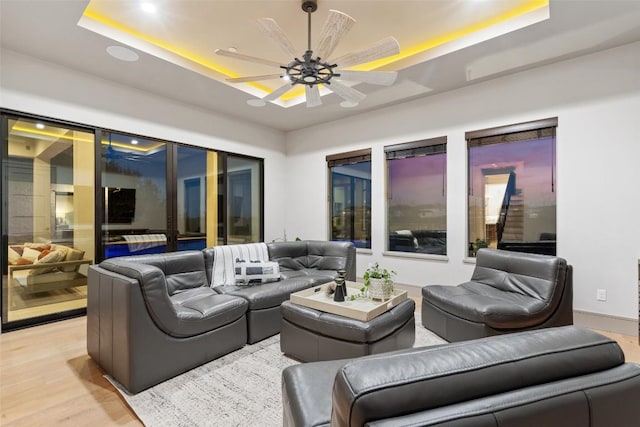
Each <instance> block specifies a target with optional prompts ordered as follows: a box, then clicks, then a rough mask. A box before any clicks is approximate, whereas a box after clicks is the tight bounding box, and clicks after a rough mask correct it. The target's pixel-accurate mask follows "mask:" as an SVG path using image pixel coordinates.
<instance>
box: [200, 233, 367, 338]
mask: <svg viewBox="0 0 640 427" xmlns="http://www.w3.org/2000/svg"><path fill="white" fill-rule="evenodd" d="M267 250H268V251H269V259H270V260H272V261H277V262H278V264H279V265H280V276H281V278H282V280H280V281H278V282H273V283H266V284H264V285H260V286H248V287H247V286H217V287H215V288H214V290H215V291H216V292H219V293H221V294H225V295H233V296H239V297H242V298H244V299H246V300H247V301H248V303H249V308H248V311H247V323H248V343H249V344H253V343H255V342H258V341H261V340H263V339H265V338H267V337H269V336H271V335H275V334H277V333H278V332H280V322H281V319H282V316H281V314H280V304H281V303H282V302H284V301H288V300H289V295H291V294H292V293H293V292H298V291H301V290H303V289H307V288H310V287H312V286H317V285H320V284H323V283H327V282H330V281H332V280H334V279H335V278H336V277H337V270H345V271H346V276H345V278H346V279H347V280H351V281H355V279H356V249H355V246H354V245H353V243H351V242H325V241H312V240H302V241H296V242H272V243H268V244H267ZM203 253H204V258H205V264H206V271H207V274H210V273H211V266H213V260H214V258H213V257H214V251H213V249H211V248H207V249H204V250H203ZM208 279H209V282H210V281H211V277H210V276H209V277H208Z"/></svg>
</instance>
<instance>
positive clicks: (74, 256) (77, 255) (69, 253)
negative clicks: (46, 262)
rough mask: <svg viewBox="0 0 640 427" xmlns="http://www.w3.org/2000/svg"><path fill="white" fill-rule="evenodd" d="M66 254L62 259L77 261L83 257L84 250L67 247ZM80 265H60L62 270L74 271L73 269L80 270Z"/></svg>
mask: <svg viewBox="0 0 640 427" xmlns="http://www.w3.org/2000/svg"><path fill="white" fill-rule="evenodd" d="M64 254H65V256H64V257H63V259H61V260H60V261H77V260H79V259H82V257H83V256H84V251H81V250H80V249H75V248H69V247H66V250H65V251H64ZM78 267H79V265H70V266H68V267H60V270H61V271H65V272H73V271H78Z"/></svg>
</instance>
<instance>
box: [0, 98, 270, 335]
mask: <svg viewBox="0 0 640 427" xmlns="http://www.w3.org/2000/svg"><path fill="white" fill-rule="evenodd" d="M0 139H1V140H2V141H1V142H2V144H1V145H0V160H2V174H1V175H0V186H1V190H2V192H1V193H0V198H1V203H0V214H1V215H0V217H1V220H2V221H1V226H2V244H1V245H0V266H2V293H1V298H0V306H1V308H2V313H1V317H2V328H1V330H10V329H14V328H19V327H22V326H26V325H32V324H37V323H42V322H47V321H50V320H55V319H61V318H66V317H70V316H76V315H81V314H83V313H84V311H85V309H86V295H87V269H88V266H89V265H91V264H93V263H97V262H100V261H102V260H104V259H107V258H112V257H117V256H127V255H141V254H154V253H164V252H171V251H182V250H201V249H203V248H205V247H211V246H216V245H223V244H227V243H241V242H242V243H246V242H259V241H262V240H263V239H264V236H263V226H264V225H263V196H262V195H263V192H264V189H263V161H262V159H256V158H251V157H246V156H240V155H233V154H229V153H224V152H219V151H215V150H212V149H208V148H203V147H193V146H187V145H184V144H180V143H176V142H171V141H163V140H158V139H153V138H146V137H141V136H136V135H131V134H125V133H119V132H113V131H106V130H103V129H99V128H90V127H84V126H83V125H79V124H71V123H66V122H60V121H56V120H54V119H41V118H39V117H37V116H33V115H28V114H23V113H17V112H13V111H8V110H4V109H3V110H1V111H0Z"/></svg>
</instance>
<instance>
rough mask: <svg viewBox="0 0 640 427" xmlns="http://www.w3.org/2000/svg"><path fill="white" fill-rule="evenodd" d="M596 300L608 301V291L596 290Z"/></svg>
mask: <svg viewBox="0 0 640 427" xmlns="http://www.w3.org/2000/svg"><path fill="white" fill-rule="evenodd" d="M596 299H597V300H598V301H606V300H607V290H606V289H598V290H596Z"/></svg>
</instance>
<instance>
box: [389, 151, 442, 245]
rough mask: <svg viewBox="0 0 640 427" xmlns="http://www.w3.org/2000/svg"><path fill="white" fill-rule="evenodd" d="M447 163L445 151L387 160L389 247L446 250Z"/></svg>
mask: <svg viewBox="0 0 640 427" xmlns="http://www.w3.org/2000/svg"><path fill="white" fill-rule="evenodd" d="M443 147H444V145H443ZM446 163H447V155H446V152H441V153H438V154H430V155H421V156H416V157H406V158H395V159H389V160H387V168H388V184H387V185H388V195H389V202H388V205H387V206H388V215H387V220H388V229H389V246H388V247H389V250H390V251H399V252H418V253H425V254H433V255H446V254H447V192H446Z"/></svg>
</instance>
